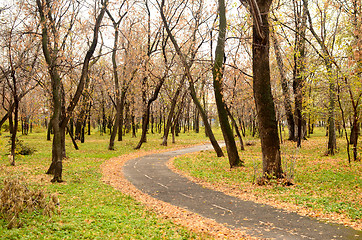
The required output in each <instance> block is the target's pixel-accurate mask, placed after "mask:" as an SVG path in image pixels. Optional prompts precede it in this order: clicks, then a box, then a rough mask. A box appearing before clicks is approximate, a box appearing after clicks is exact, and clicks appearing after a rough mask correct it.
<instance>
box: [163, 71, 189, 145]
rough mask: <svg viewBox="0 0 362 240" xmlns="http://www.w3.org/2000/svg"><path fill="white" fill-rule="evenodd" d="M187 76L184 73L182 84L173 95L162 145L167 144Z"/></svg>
mask: <svg viewBox="0 0 362 240" xmlns="http://www.w3.org/2000/svg"><path fill="white" fill-rule="evenodd" d="M185 78H186V76H185V75H183V76H182V79H181V81H180V84H179V86H178V88H177V90H176V92H175V94H174V95H173V98H172V101H171V107H170V112H169V114H168V117H167V123H166V127H165V131H164V133H163V137H162V143H161V145H162V146H167V138H168V133H169V131H170V127H171V124H172V118H173V117H174V113H175V108H176V103H177V99H178V96H179V95H180V92H181V90H182V87H183V85H184V81H185Z"/></svg>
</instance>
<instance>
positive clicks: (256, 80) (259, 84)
mask: <svg viewBox="0 0 362 240" xmlns="http://www.w3.org/2000/svg"><path fill="white" fill-rule="evenodd" d="M271 3H272V1H271V0H267V1H262V0H257V4H258V6H259V9H260V12H261V13H263V14H262V15H261V16H260V17H261V19H262V26H261V31H262V33H263V35H264V36H260V35H259V34H258V30H257V28H256V25H257V23H256V22H255V20H254V26H253V84H254V85H253V86H254V87H253V90H254V98H255V104H256V109H257V116H258V122H259V134H260V139H261V148H262V154H263V173H264V176H265V177H266V178H271V177H277V178H281V177H282V175H283V172H282V167H281V156H280V145H279V137H278V126H277V121H276V116H275V107H274V102H273V95H272V92H271V86H270V66H269V23H268V14H267V13H268V12H269V7H270V4H271ZM255 18H256V17H254V19H255Z"/></svg>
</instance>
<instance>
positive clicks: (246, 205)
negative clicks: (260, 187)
mask: <svg viewBox="0 0 362 240" xmlns="http://www.w3.org/2000/svg"><path fill="white" fill-rule="evenodd" d="M210 149H212V146H211V145H210V144H205V145H200V146H195V147H190V148H185V149H180V150H175V151H170V152H165V153H159V154H152V155H147V156H144V157H140V158H136V159H132V160H130V161H128V162H127V163H126V164H125V165H124V167H123V172H124V176H125V177H126V178H127V179H128V180H129V181H130V182H131V183H132V184H133V185H134V186H135V187H137V188H138V189H140V190H141V191H143V192H145V193H147V194H149V195H150V196H152V197H154V198H156V199H159V200H162V201H164V202H168V203H170V204H172V205H175V206H178V207H182V208H185V209H187V210H189V211H191V212H194V213H197V214H199V215H201V216H203V217H206V218H210V219H213V220H215V221H216V222H218V223H222V224H227V225H228V226H229V227H231V228H240V229H241V230H243V231H245V232H246V233H247V234H250V235H251V236H254V237H258V238H272V239H293V240H296V239H317V240H324V239H326V240H327V239H360V240H361V239H362V232H361V231H357V230H354V229H352V228H348V227H345V226H343V225H338V224H330V223H324V222H321V221H318V220H315V219H311V218H309V217H304V216H301V215H298V214H296V213H290V212H286V211H283V210H281V209H276V208H273V207H271V206H268V205H263V204H259V203H254V202H251V201H243V200H240V199H238V198H236V197H232V196H228V195H226V194H224V193H222V192H218V191H214V190H210V189H206V188H204V187H202V186H201V185H198V184H195V183H193V182H191V181H190V180H188V179H187V178H185V177H183V176H180V175H179V174H177V173H174V172H173V171H171V170H170V169H169V168H168V167H167V166H166V162H167V161H168V160H169V159H170V158H173V157H175V156H179V155H183V154H186V153H192V152H197V151H202V150H210Z"/></svg>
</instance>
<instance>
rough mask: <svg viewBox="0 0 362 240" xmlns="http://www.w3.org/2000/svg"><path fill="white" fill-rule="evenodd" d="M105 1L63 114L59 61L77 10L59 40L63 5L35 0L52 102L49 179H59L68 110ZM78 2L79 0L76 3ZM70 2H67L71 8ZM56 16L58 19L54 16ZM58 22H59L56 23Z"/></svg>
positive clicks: (90, 53) (80, 86) (81, 85)
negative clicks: (50, 177) (51, 177)
mask: <svg viewBox="0 0 362 240" xmlns="http://www.w3.org/2000/svg"><path fill="white" fill-rule="evenodd" d="M107 3H108V1H107V0H104V1H102V2H101V4H102V6H101V9H100V11H99V13H98V15H97V18H96V22H95V26H94V29H93V40H92V43H91V45H90V47H89V48H88V50H87V53H86V55H85V57H84V60H83V62H82V70H81V75H80V78H79V82H78V85H77V89H76V92H75V94H74V96H73V98H72V99H71V101H70V104H69V106H68V107H67V109H66V112H65V113H62V105H64V97H62V96H64V92H63V93H62V91H63V90H62V77H61V74H60V69H59V61H60V57H61V55H60V51H61V50H63V49H61V48H62V47H64V45H65V44H66V41H67V38H68V37H69V35H70V34H71V31H72V27H73V25H74V23H75V20H76V17H77V12H73V13H72V14H71V16H70V22H69V23H68V24H69V26H68V27H67V28H66V29H67V32H66V33H65V35H63V36H64V38H63V41H62V42H60V39H59V37H60V36H61V33H60V31H61V29H59V28H58V26H59V25H58V24H60V23H61V20H62V16H63V14H65V13H66V11H65V12H62V10H63V9H62V8H59V7H62V6H59V4H60V3H55V2H52V1H50V0H37V1H36V4H37V11H38V12H39V21H40V24H41V29H42V32H41V41H42V48H43V54H44V58H45V61H46V64H47V67H48V73H49V76H50V79H51V85H52V102H53V116H52V119H51V126H52V128H53V132H54V137H53V145H52V163H51V165H50V167H49V169H48V171H47V173H48V174H53V175H54V177H53V179H52V180H51V181H52V182H62V181H63V180H62V170H63V167H62V160H63V157H64V155H65V129H66V126H67V123H68V121H69V119H70V116H71V113H72V112H73V110H74V108H75V106H76V105H77V103H78V101H79V99H80V96H81V94H82V91H83V88H84V85H85V81H86V78H87V76H88V68H89V62H90V60H91V58H92V56H93V53H94V51H95V49H96V46H97V42H98V32H99V28H100V25H101V22H102V19H103V16H104V13H105V11H106V6H107ZM78 4H79V3H78ZM72 5H73V3H70V2H69V3H68V6H69V8H68V9H70V8H71V7H72ZM73 6H74V8H77V6H76V5H73ZM56 11H59V12H58V13H61V14H60V16H59V15H57V12H56ZM57 16H58V17H59V18H60V19H57ZM58 21H59V22H58Z"/></svg>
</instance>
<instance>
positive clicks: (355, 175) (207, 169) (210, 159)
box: [175, 129, 362, 223]
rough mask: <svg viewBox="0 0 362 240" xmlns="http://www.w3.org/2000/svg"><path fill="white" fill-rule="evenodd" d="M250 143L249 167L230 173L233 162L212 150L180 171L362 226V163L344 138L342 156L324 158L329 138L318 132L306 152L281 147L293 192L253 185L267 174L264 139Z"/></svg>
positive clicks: (182, 162)
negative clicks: (349, 155)
mask: <svg viewBox="0 0 362 240" xmlns="http://www.w3.org/2000/svg"><path fill="white" fill-rule="evenodd" d="M247 141H248V142H252V143H255V145H253V146H247V147H246V150H245V151H243V152H240V156H241V158H242V159H243V160H244V162H245V167H243V168H237V169H232V170H230V168H229V164H228V161H227V158H217V157H216V156H215V154H214V153H213V152H210V151H208V152H201V153H198V154H190V155H186V156H181V157H179V158H177V159H176V160H175V166H176V167H177V168H179V169H181V170H183V171H186V172H188V173H189V174H190V175H191V176H193V177H196V178H198V179H201V180H204V181H207V182H211V183H220V182H221V183H223V184H225V185H227V186H232V187H236V188H237V189H239V190H242V191H249V192H251V193H252V194H253V195H256V196H257V197H260V198H264V199H270V200H274V201H276V202H277V203H278V202H279V203H288V204H294V205H298V206H303V208H307V209H308V210H312V211H313V210H316V211H317V210H318V211H319V212H320V211H322V212H324V213H338V214H343V215H344V217H346V218H348V219H349V220H350V221H352V222H353V221H355V222H359V223H361V220H362V198H361V196H362V164H361V162H353V163H352V164H351V165H349V164H348V160H347V156H346V151H345V141H344V139H343V138H340V139H338V147H339V149H340V151H339V152H338V153H337V154H336V155H335V156H332V157H331V156H325V154H324V153H325V150H326V146H327V139H326V137H325V136H324V132H323V130H322V129H318V130H317V131H316V133H315V134H314V135H312V136H311V138H309V139H308V141H303V143H302V148H301V149H296V147H295V145H296V144H295V143H292V142H288V141H286V142H284V144H283V145H282V147H281V148H282V153H283V156H282V159H283V168H284V171H285V172H286V173H287V174H288V175H289V176H293V181H294V183H295V185H294V186H290V187H284V186H281V185H278V184H272V185H269V186H256V185H253V184H252V183H253V182H255V181H256V178H258V177H259V176H260V174H261V171H260V170H261V149H260V143H259V141H258V140H256V139H248V140H247ZM360 146H361V144H360ZM359 151H361V149H360V150H359Z"/></svg>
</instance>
